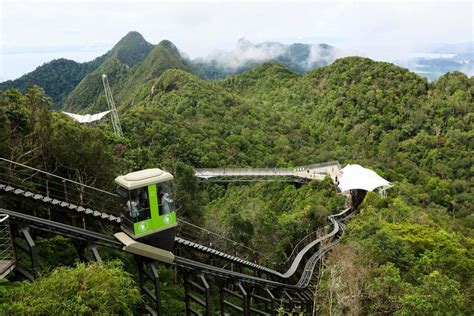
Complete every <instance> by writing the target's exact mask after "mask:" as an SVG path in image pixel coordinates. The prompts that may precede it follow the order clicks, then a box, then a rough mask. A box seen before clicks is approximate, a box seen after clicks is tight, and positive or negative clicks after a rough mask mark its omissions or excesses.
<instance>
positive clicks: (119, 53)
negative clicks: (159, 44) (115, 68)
mask: <svg viewBox="0 0 474 316" xmlns="http://www.w3.org/2000/svg"><path fill="white" fill-rule="evenodd" d="M152 48H153V45H152V44H150V43H148V42H147V41H146V40H145V39H144V38H143V36H142V35H141V34H140V33H138V32H136V31H131V32H128V33H127V35H125V36H124V37H122V39H121V40H120V41H118V43H117V44H115V46H114V47H113V48H112V50H111V51H110V53H109V56H110V57H116V58H117V59H118V60H119V61H120V62H122V63H124V64H127V65H128V66H130V67H132V66H134V65H136V64H137V63H138V62H140V61H142V60H143V59H144V58H145V57H146V56H147V55H148V53H149V52H150V51H151V50H152Z"/></svg>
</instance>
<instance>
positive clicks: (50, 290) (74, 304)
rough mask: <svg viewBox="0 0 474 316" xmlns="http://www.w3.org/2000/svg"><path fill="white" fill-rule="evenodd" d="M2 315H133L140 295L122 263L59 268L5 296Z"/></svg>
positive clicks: (2, 298)
mask: <svg viewBox="0 0 474 316" xmlns="http://www.w3.org/2000/svg"><path fill="white" fill-rule="evenodd" d="M1 294H2V297H1V303H0V304H1V305H0V309H1V310H2V311H3V312H2V313H3V314H7V315H15V314H28V315H31V314H35V315H37V314H43V315H71V314H81V315H92V314H126V315H131V314H133V311H134V308H135V307H136V306H137V304H138V303H139V302H140V292H139V290H138V288H137V287H136V286H135V284H134V282H133V279H132V278H131V276H130V275H128V274H127V273H126V272H124V271H123V269H122V264H121V263H120V262H119V261H112V262H107V263H91V264H88V265H85V264H82V263H80V264H78V265H77V266H76V267H75V268H58V269H56V270H54V271H53V272H52V273H51V274H50V275H49V276H47V277H45V278H42V279H40V280H38V281H35V282H33V283H30V282H23V283H21V284H20V285H18V286H16V287H13V288H12V289H10V290H9V291H7V292H2V293H1Z"/></svg>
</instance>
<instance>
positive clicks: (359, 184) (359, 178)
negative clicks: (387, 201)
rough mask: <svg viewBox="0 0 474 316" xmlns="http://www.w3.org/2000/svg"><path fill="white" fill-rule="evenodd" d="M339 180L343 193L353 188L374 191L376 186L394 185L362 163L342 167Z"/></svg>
mask: <svg viewBox="0 0 474 316" xmlns="http://www.w3.org/2000/svg"><path fill="white" fill-rule="evenodd" d="M338 180H339V184H338V187H339V189H340V190H341V192H343V193H344V192H347V191H349V190H353V189H361V190H366V191H373V190H375V189H376V188H381V189H387V188H389V187H391V186H392V183H390V182H388V181H387V180H385V179H384V178H382V177H381V176H379V175H378V174H377V173H376V172H375V171H373V170H370V169H367V168H364V167H362V166H360V165H347V166H345V167H344V168H342V170H341V173H340V174H339V176H338Z"/></svg>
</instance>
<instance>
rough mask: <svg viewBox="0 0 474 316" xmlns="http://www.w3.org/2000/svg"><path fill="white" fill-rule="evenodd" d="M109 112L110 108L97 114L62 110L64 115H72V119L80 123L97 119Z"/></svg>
mask: <svg viewBox="0 0 474 316" xmlns="http://www.w3.org/2000/svg"><path fill="white" fill-rule="evenodd" d="M110 112H111V110H109V111H105V112H100V113H97V114H86V115H80V114H74V113H69V112H63V113H64V114H66V115H69V116H70V117H72V118H73V119H75V120H76V121H78V122H79V123H81V124H82V123H91V122H95V121H98V120H100V119H101V118H103V117H104V116H106V115H107V114H109V113H110Z"/></svg>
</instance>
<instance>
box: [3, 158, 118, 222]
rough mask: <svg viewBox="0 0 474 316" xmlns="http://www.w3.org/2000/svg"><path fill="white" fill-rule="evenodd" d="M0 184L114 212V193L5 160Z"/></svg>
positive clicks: (115, 211)
mask: <svg viewBox="0 0 474 316" xmlns="http://www.w3.org/2000/svg"><path fill="white" fill-rule="evenodd" d="M0 183H3V184H7V185H10V186H12V187H14V188H17V189H22V190H25V191H29V192H32V193H35V194H40V195H42V196H46V197H49V198H51V199H57V200H59V201H64V202H67V203H70V204H74V205H77V206H82V207H84V208H91V209H93V210H97V211H104V212H107V213H111V214H117V213H118V212H117V208H116V207H115V204H116V195H115V194H114V193H111V192H108V191H105V190H101V189H98V188H94V187H92V186H89V185H87V184H84V183H80V182H77V181H73V180H70V179H67V178H64V177H61V176H58V175H55V174H52V173H49V172H47V171H44V170H40V169H37V168H34V167H31V166H28V165H25V164H21V163H18V162H15V161H11V160H8V159H5V158H0Z"/></svg>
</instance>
